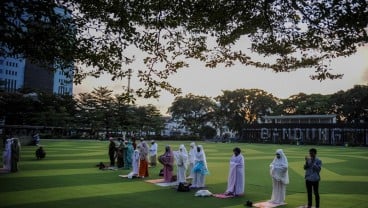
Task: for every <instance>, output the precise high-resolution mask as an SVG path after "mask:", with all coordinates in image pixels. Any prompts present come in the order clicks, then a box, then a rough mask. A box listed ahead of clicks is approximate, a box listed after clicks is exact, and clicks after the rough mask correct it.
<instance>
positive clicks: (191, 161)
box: [188, 142, 197, 178]
mask: <svg viewBox="0 0 368 208" xmlns="http://www.w3.org/2000/svg"><path fill="white" fill-rule="evenodd" d="M196 152H197V147H196V145H195V143H194V142H192V143H190V149H189V155H188V156H189V158H188V160H189V168H188V169H189V172H190V173H189V174H190V175H189V176H188V178H193V177H194V173H193V171H192V170H193V167H194V160H195V155H196Z"/></svg>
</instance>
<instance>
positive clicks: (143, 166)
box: [138, 141, 148, 178]
mask: <svg viewBox="0 0 368 208" xmlns="http://www.w3.org/2000/svg"><path fill="white" fill-rule="evenodd" d="M138 149H139V173H138V176H139V177H141V178H144V177H148V145H147V144H146V142H144V141H142V142H141V143H140V144H139V145H138Z"/></svg>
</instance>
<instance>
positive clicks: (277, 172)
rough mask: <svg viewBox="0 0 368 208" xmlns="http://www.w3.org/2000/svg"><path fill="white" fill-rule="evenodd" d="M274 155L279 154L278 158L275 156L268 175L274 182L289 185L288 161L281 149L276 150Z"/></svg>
mask: <svg viewBox="0 0 368 208" xmlns="http://www.w3.org/2000/svg"><path fill="white" fill-rule="evenodd" d="M276 154H279V155H280V158H277V156H275V158H274V159H273V161H272V163H271V164H270V174H271V176H272V177H273V178H275V179H276V180H280V181H282V183H284V184H289V172H288V160H287V158H286V156H285V154H284V151H283V150H282V149H278V150H276ZM285 169H286V170H285Z"/></svg>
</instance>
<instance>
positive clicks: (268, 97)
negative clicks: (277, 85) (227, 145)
mask: <svg viewBox="0 0 368 208" xmlns="http://www.w3.org/2000/svg"><path fill="white" fill-rule="evenodd" d="M222 93H223V94H222V95H219V96H218V97H216V98H215V99H216V100H217V101H218V102H219V106H220V109H219V110H220V112H221V114H222V116H223V117H225V118H226V126H228V127H229V128H230V129H231V130H232V131H235V132H241V130H242V129H243V128H244V125H246V124H252V123H255V122H256V120H257V118H259V115H263V114H264V112H266V111H267V110H268V109H270V108H273V107H275V106H277V104H278V102H279V101H278V98H276V97H274V96H273V95H272V94H270V93H268V92H266V91H263V90H260V89H237V90H234V91H229V90H225V91H223V92H222Z"/></svg>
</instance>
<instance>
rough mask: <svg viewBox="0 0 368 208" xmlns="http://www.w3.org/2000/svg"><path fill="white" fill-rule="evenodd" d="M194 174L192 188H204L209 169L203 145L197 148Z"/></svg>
mask: <svg viewBox="0 0 368 208" xmlns="http://www.w3.org/2000/svg"><path fill="white" fill-rule="evenodd" d="M192 172H193V174H194V177H193V181H192V186H191V188H203V187H204V184H205V176H206V175H208V168H207V161H206V154H205V153H204V150H203V146H202V145H198V146H197V152H196V153H195V160H194V167H193V170H192Z"/></svg>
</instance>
